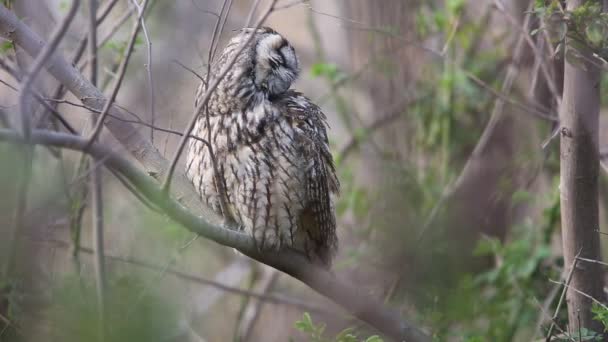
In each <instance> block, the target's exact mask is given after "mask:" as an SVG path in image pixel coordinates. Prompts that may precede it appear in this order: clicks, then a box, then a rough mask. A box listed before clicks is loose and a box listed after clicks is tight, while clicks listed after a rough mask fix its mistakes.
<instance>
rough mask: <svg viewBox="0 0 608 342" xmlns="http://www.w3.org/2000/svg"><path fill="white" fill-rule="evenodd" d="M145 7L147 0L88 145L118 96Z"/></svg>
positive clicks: (99, 131)
mask: <svg viewBox="0 0 608 342" xmlns="http://www.w3.org/2000/svg"><path fill="white" fill-rule="evenodd" d="M147 5H148V0H144V3H143V5H142V7H143V9H142V11H141V12H140V13H139V14H138V16H137V21H136V22H135V25H134V27H133V31H132V32H131V38H130V39H129V44H128V46H127V49H126V50H125V54H124V56H123V59H122V62H121V63H120V67H119V68H118V77H116V79H115V81H114V87H113V88H112V93H111V95H110V98H109V99H107V100H106V103H105V104H104V107H103V109H102V110H101V114H100V115H99V117H98V118H97V122H96V123H95V127H93V131H92V132H91V135H90V136H89V144H92V143H93V142H94V141H95V139H97V137H98V136H99V133H101V129H102V127H103V123H104V121H105V119H106V117H107V115H108V111H109V110H110V107H111V106H112V103H114V100H115V99H116V95H118V91H119V90H120V86H121V85H122V80H123V79H124V77H125V73H126V71H127V66H128V65H129V60H130V59H131V54H132V53H133V48H134V47H135V41H136V40H137V34H138V33H139V28H140V27H141V19H142V16H143V14H144V12H145V9H146V6H147Z"/></svg>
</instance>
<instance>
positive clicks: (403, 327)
mask: <svg viewBox="0 0 608 342" xmlns="http://www.w3.org/2000/svg"><path fill="white" fill-rule="evenodd" d="M0 141H10V142H14V143H23V142H24V141H23V138H22V137H20V136H19V135H18V134H16V133H15V132H13V131H11V130H7V129H0ZM30 142H31V143H32V144H40V145H50V146H57V147H62V148H67V149H71V150H76V151H82V152H85V153H88V154H90V155H92V156H93V157H94V158H96V159H103V160H104V163H105V165H106V166H107V167H108V168H110V169H111V170H113V171H115V172H117V173H119V174H121V175H122V176H124V177H125V178H126V179H127V180H128V181H129V182H130V183H131V184H133V186H134V187H135V188H137V189H138V190H139V191H140V193H141V194H142V195H143V196H145V197H146V198H147V199H148V200H149V201H150V202H152V203H154V204H156V205H157V206H158V207H159V208H161V209H162V210H163V211H164V212H165V213H166V214H167V215H168V216H170V217H171V218H172V219H173V220H175V221H176V222H178V223H180V224H182V225H183V226H184V227H185V228H186V229H188V230H190V231H191V232H193V233H196V234H199V235H201V236H203V237H205V238H207V239H210V240H213V241H215V242H217V243H219V244H222V245H224V246H228V247H233V248H236V249H238V250H239V251H241V252H242V253H243V254H245V255H247V256H249V257H251V258H253V259H255V260H258V261H260V262H262V263H264V264H267V265H270V266H272V267H274V268H276V269H278V270H280V271H282V272H284V273H287V274H289V275H291V276H292V277H294V278H296V279H298V280H300V281H302V282H303V283H305V284H307V285H308V286H309V287H311V288H312V289H313V290H315V291H316V292H318V293H320V294H322V295H324V296H326V297H328V298H329V299H331V300H332V301H334V302H336V303H337V304H339V305H340V306H342V307H343V308H344V309H346V310H347V311H348V312H349V313H350V314H352V315H353V316H355V317H357V318H359V319H360V320H362V321H364V322H367V323H368V324H370V325H371V326H373V327H375V328H376V329H378V330H379V331H380V332H382V333H383V334H385V335H387V336H389V337H391V338H393V339H394V340H397V341H430V337H429V336H428V335H426V334H425V333H423V332H422V331H421V330H419V329H418V328H417V327H415V326H414V325H412V324H411V323H409V322H408V321H406V320H402V319H401V318H400V317H399V316H400V315H399V313H398V312H396V311H393V310H391V309H388V308H386V307H384V306H383V305H382V304H380V302H379V301H377V300H376V299H374V298H372V297H371V296H370V295H369V294H367V293H365V292H364V291H362V290H360V289H357V288H355V287H353V286H351V285H350V284H349V283H348V282H347V281H344V280H341V279H339V278H338V277H337V276H336V275H334V274H332V273H330V272H329V271H327V270H325V269H323V268H322V267H319V266H316V265H314V264H312V263H310V261H309V260H308V258H307V257H306V256H305V255H304V254H301V253H299V252H297V251H295V250H292V249H285V250H282V251H280V252H261V251H259V250H258V249H257V248H256V246H255V244H254V241H253V238H252V237H251V236H249V235H247V234H244V233H241V232H239V231H236V230H231V229H230V227H226V226H223V225H218V224H214V223H212V222H211V221H217V215H216V214H213V215H215V216H216V218H215V219H214V220H209V218H208V217H199V216H196V215H194V214H192V213H191V212H190V211H189V210H188V209H187V208H185V207H184V206H183V205H182V204H181V203H179V202H178V201H175V200H173V199H171V198H170V197H168V196H165V194H164V191H163V189H162V188H161V187H160V186H159V185H158V183H157V182H156V181H154V180H153V179H152V178H151V177H149V176H148V175H146V174H145V173H143V172H141V171H140V170H139V169H138V168H137V167H136V166H135V165H133V164H132V163H131V162H130V161H128V160H127V159H126V158H124V157H122V156H121V155H120V154H119V153H117V152H115V151H113V150H111V149H109V148H107V147H105V146H103V145H100V144H93V145H91V146H90V147H89V148H88V150H86V151H85V149H86V148H87V144H88V141H87V140H86V139H85V138H83V137H79V136H74V135H70V134H65V133H57V132H51V131H39V130H34V131H32V134H31V136H30ZM220 221H221V220H220Z"/></svg>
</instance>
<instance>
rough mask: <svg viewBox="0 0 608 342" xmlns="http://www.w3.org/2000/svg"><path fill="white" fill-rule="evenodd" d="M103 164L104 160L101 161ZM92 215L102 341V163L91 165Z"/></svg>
mask: <svg viewBox="0 0 608 342" xmlns="http://www.w3.org/2000/svg"><path fill="white" fill-rule="evenodd" d="M100 163H101V164H102V165H103V161H100ZM91 173H92V175H91V207H92V211H91V215H92V217H93V244H92V245H93V246H94V247H93V248H94V253H95V254H94V255H95V261H94V265H95V280H96V287H97V309H98V310H99V313H98V314H99V316H98V319H99V321H98V328H99V331H98V333H99V337H100V340H101V341H104V340H105V312H106V311H105V298H106V295H105V293H106V272H105V257H104V254H105V252H104V243H103V235H104V234H103V229H104V228H103V198H102V196H103V187H102V180H101V165H100V166H91Z"/></svg>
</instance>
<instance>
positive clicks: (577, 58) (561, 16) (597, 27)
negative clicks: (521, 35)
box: [532, 0, 608, 68]
mask: <svg viewBox="0 0 608 342" xmlns="http://www.w3.org/2000/svg"><path fill="white" fill-rule="evenodd" d="M534 11H535V13H536V15H537V16H538V17H539V18H540V19H541V20H542V22H543V25H542V26H541V27H540V28H539V29H537V30H535V31H533V32H532V34H537V33H538V32H542V31H543V30H544V31H546V32H547V33H548V34H549V37H550V38H551V40H552V41H553V43H555V44H556V46H555V52H554V54H557V53H561V52H565V57H566V60H568V62H569V63H571V64H573V65H577V66H579V67H581V68H586V64H587V63H588V62H589V61H587V60H586V59H588V57H584V56H583V55H582V52H583V51H585V50H587V49H588V50H590V51H591V52H592V53H593V54H595V57H594V58H597V59H599V61H596V62H595V63H599V64H606V63H607V62H606V59H607V58H608V13H602V5H601V3H600V2H597V1H586V2H585V3H583V4H582V5H581V6H579V7H577V8H576V9H574V10H567V9H565V8H564V6H563V5H562V4H561V3H560V1H559V0H536V1H535V7H534ZM566 38H568V39H569V41H568V44H566ZM592 62H593V61H592Z"/></svg>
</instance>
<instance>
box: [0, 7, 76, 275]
mask: <svg viewBox="0 0 608 342" xmlns="http://www.w3.org/2000/svg"><path fill="white" fill-rule="evenodd" d="M79 5H80V0H74V1H73V2H72V6H70V9H69V11H68V14H67V15H66V16H65V18H64V19H63V20H62V22H61V24H59V26H58V27H57V29H56V30H55V32H53V34H52V36H51V40H50V42H49V44H48V45H46V46H44V48H42V49H41V50H40V51H39V53H38V54H37V55H36V59H35V60H34V64H33V65H32V67H31V69H30V70H29V72H27V73H26V75H25V77H24V79H23V80H22V85H21V92H20V93H19V113H20V115H21V130H22V132H21V133H22V134H23V137H24V139H25V141H26V142H27V141H28V140H29V137H30V132H31V114H32V111H31V110H30V108H29V106H28V105H29V104H30V101H29V98H28V96H29V95H30V92H31V88H32V86H33V84H34V81H35V80H36V77H37V76H38V74H39V73H40V71H41V70H42V68H43V67H44V66H45V65H46V63H47V62H49V60H50V59H51V55H52V54H53V53H54V52H55V51H56V50H57V46H58V45H59V43H60V42H61V40H62V39H63V37H64V36H65V33H66V32H67V29H68V27H69V26H70V24H71V22H72V20H73V19H74V16H75V15H76V12H77V10H78V6H79ZM12 38H14V37H13V35H12V34H9V35H8V37H7V39H9V40H12ZM13 42H14V41H13ZM33 154H34V151H33V147H32V146H27V144H26V146H24V147H23V151H22V156H21V158H22V159H21V160H22V167H23V170H22V171H21V174H20V176H19V180H18V183H17V184H18V185H17V194H16V196H15V198H16V203H17V206H16V208H15V214H14V220H13V227H12V228H11V231H10V237H9V239H10V240H9V241H10V242H9V245H8V246H10V251H9V253H8V258H7V260H6V264H5V265H4V269H3V273H2V274H1V275H2V276H4V277H7V276H8V275H9V274H11V273H12V271H13V270H12V269H13V267H14V263H15V257H16V249H17V247H16V244H15V243H16V241H17V235H18V231H19V229H20V227H21V225H22V223H23V214H24V212H25V207H26V205H27V192H28V188H29V187H28V184H29V178H30V175H31V172H32V159H33V157H34V156H33Z"/></svg>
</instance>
